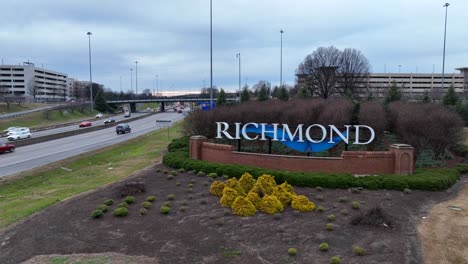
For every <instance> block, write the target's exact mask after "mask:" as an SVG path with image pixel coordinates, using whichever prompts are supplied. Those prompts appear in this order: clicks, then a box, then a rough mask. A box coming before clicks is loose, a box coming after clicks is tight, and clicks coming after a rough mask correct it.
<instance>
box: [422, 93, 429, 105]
mask: <svg viewBox="0 0 468 264" xmlns="http://www.w3.org/2000/svg"><path fill="white" fill-rule="evenodd" d="M421 102H422V103H424V104H427V103H430V102H431V98H430V97H429V91H427V90H425V91H424V95H423V98H422V100H421Z"/></svg>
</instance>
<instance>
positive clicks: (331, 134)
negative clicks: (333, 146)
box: [328, 125, 350, 144]
mask: <svg viewBox="0 0 468 264" xmlns="http://www.w3.org/2000/svg"><path fill="white" fill-rule="evenodd" d="M345 127H346V137H345V136H344V135H343V134H341V132H340V131H339V130H338V128H336V126H334V125H330V141H328V143H335V142H334V141H333V131H335V133H336V134H337V135H338V136H339V137H340V138H341V139H342V140H343V141H344V142H345V143H346V144H348V139H349V127H350V125H345Z"/></svg>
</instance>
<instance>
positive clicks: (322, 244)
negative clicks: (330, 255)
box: [319, 243, 328, 251]
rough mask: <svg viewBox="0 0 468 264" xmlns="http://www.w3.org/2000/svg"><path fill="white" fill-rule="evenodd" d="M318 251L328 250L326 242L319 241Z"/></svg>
mask: <svg viewBox="0 0 468 264" xmlns="http://www.w3.org/2000/svg"><path fill="white" fill-rule="evenodd" d="M319 249H320V251H328V244H327V243H321V244H320V246H319Z"/></svg>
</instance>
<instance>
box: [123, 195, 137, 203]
mask: <svg viewBox="0 0 468 264" xmlns="http://www.w3.org/2000/svg"><path fill="white" fill-rule="evenodd" d="M124 202H126V203H127V204H132V203H133V202H135V197H133V196H127V197H125V199H124Z"/></svg>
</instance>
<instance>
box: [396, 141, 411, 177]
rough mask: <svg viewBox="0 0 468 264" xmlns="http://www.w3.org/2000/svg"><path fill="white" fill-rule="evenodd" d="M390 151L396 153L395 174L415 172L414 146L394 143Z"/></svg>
mask: <svg viewBox="0 0 468 264" xmlns="http://www.w3.org/2000/svg"><path fill="white" fill-rule="evenodd" d="M390 151H391V152H393V153H394V155H395V170H394V173H395V174H413V172H414V163H413V156H414V148H413V147H411V146H410V145H406V144H393V145H391V146H390Z"/></svg>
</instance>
